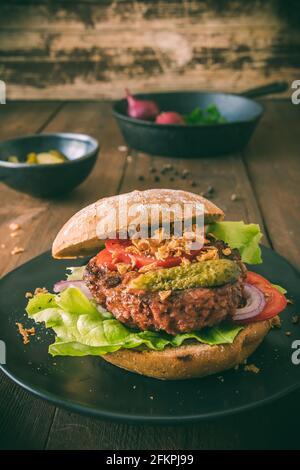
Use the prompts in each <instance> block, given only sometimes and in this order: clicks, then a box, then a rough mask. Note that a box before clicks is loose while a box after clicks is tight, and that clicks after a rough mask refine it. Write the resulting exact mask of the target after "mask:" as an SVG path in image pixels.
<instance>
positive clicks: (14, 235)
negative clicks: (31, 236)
mask: <svg viewBox="0 0 300 470" xmlns="http://www.w3.org/2000/svg"><path fill="white" fill-rule="evenodd" d="M18 235H19V232H18V231H17V232H10V236H11V238H15V237H17V236H18Z"/></svg>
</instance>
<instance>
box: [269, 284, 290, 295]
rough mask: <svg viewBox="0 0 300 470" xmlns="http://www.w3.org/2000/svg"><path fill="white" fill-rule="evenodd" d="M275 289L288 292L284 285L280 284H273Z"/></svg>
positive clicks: (284, 292)
mask: <svg viewBox="0 0 300 470" xmlns="http://www.w3.org/2000/svg"><path fill="white" fill-rule="evenodd" d="M272 286H273V287H275V289H277V290H278V291H279V292H280V294H287V290H286V289H285V288H284V287H281V286H279V285H278V284H272Z"/></svg>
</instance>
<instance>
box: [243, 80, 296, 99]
mask: <svg viewBox="0 0 300 470" xmlns="http://www.w3.org/2000/svg"><path fill="white" fill-rule="evenodd" d="M288 86H289V85H288V83H287V82H273V83H269V84H268V85H263V86H259V87H256V88H251V89H250V90H245V91H244V92H242V93H241V95H242V96H246V97H247V98H256V97H257V96H265V95H270V94H271V93H282V92H283V91H286V90H287V89H288Z"/></svg>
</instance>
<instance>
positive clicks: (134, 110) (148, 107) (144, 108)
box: [125, 89, 159, 120]
mask: <svg viewBox="0 0 300 470" xmlns="http://www.w3.org/2000/svg"><path fill="white" fill-rule="evenodd" d="M125 91H126V97H127V103H128V111H127V113H128V116H130V117H132V118H135V119H146V120H147V119H154V118H155V116H157V114H158V113H159V108H158V106H157V104H156V103H155V102H154V101H150V100H138V99H137V98H135V97H134V96H132V95H131V94H130V93H129V90H127V89H126V90H125Z"/></svg>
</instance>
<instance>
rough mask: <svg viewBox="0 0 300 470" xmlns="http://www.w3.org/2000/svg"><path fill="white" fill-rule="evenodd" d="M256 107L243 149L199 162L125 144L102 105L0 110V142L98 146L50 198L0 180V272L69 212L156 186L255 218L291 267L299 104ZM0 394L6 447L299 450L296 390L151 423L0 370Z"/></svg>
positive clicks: (35, 247) (43, 243) (44, 245)
mask: <svg viewBox="0 0 300 470" xmlns="http://www.w3.org/2000/svg"><path fill="white" fill-rule="evenodd" d="M264 105H265V107H266V112H265V115H264V117H263V119H262V121H261V123H260V125H259V127H258V129H257V131H256V132H255V134H254V137H253V139H252V140H251V142H250V144H249V145H248V147H247V149H246V150H245V151H244V152H243V153H239V154H236V155H229V156H226V157H214V158H201V159H171V158H163V157H153V156H149V155H145V154H141V153H137V152H135V151H134V150H131V149H128V148H127V147H126V144H125V143H124V141H123V139H122V137H121V135H120V132H119V130H118V128H117V125H116V123H115V121H114V119H113V117H112V115H111V103H109V102H95V101H93V102H80V103H76V102H33V103H32V102H31V103H26V102H12V103H9V104H7V105H6V106H2V107H1V108H0V117H1V128H0V138H1V139H8V138H13V137H16V136H19V135H23V134H29V133H36V132H37V133H40V132H59V131H61V132H81V133H88V134H91V135H92V136H93V137H95V138H97V139H98V140H99V141H100V145H101V151H100V155H99V158H98V161H97V163H96V167H95V168H94V170H93V172H92V173H91V175H90V176H89V178H88V179H87V180H86V181H85V182H84V183H83V184H82V185H81V186H80V187H78V188H77V189H76V190H74V191H73V192H72V193H70V194H68V195H66V196H64V197H60V198H59V199H52V200H40V199H34V198H32V197H30V196H28V195H26V194H21V193H18V192H16V191H14V190H12V189H9V188H8V187H6V186H4V185H1V187H0V198H1V209H0V213H1V226H0V231H1V241H0V253H1V274H2V275H3V274H5V273H6V272H8V271H10V270H11V269H13V268H15V267H16V266H18V265H20V264H22V263H24V262H25V261H27V260H29V259H31V258H33V257H34V256H36V255H38V254H39V253H42V252H43V251H45V250H47V249H49V248H50V246H51V243H52V241H53V239H54V237H55V235H56V233H57V231H58V230H59V228H60V227H61V225H62V224H63V222H65V221H66V220H67V219H68V218H69V217H70V216H71V215H72V214H73V213H74V212H76V211H77V210H78V209H79V208H81V207H84V206H86V205H87V204H89V203H91V202H93V201H95V200H97V199H99V198H101V197H104V196H108V195H113V194H116V193H121V192H127V191H131V190H133V189H147V188H161V187H168V188H173V189H185V190H190V191H194V192H199V193H200V192H201V193H203V194H204V195H206V196H207V197H208V198H209V199H212V201H213V202H215V203H216V204H217V205H218V206H220V207H221V208H222V209H223V210H224V211H225V213H226V217H227V218H228V220H245V221H247V222H257V223H259V224H260V225H261V227H262V229H263V232H264V241H263V242H264V244H265V245H268V246H271V247H272V248H274V249H275V250H276V251H277V252H278V253H280V254H281V255H282V256H284V257H285V258H287V259H288V260H289V261H290V262H291V263H292V264H294V265H295V266H296V267H298V269H299V268H300V252H299V248H298V245H299V243H298V240H299V236H300V228H299V205H300V193H299V183H300V179H299V175H300V159H299V155H298V153H299V150H298V148H299V146H298V132H299V124H300V106H296V105H293V104H292V103H291V102H290V101H288V100H266V101H264ZM296 313H299V312H295V314H296ZM16 334H17V333H16ZM249 373H251V371H250V372H249ZM0 396H1V399H0V447H1V448H6V449H7V448H13V449H24V448H30V449H33V448H34V449H155V450H159V449H163V450H165V449H170V450H172V449H174V450H177V449H182V450H184V449H247V448H249V449H253V448H272V449H276V448H297V447H299V442H298V432H297V428H298V423H299V417H300V392H299V391H296V392H293V393H292V394H290V395H289V396H288V397H285V398H282V399H280V400H278V401H277V402H276V403H274V404H271V405H268V406H265V407H264V408H259V409H257V410H252V411H250V412H247V413H246V412H245V413H244V414H243V418H241V417H240V416H239V415H233V416H229V417H226V418H222V419H220V420H214V421H205V422H201V423H199V424H191V425H186V424H185V425H176V426H161V427H158V426H149V425H129V424H128V425H127V424H118V423H113V422H107V421H100V420H97V419H93V418H89V417H86V416H81V415H77V414H73V413H70V412H67V411H65V410H62V409H59V408H56V407H55V406H53V405H52V404H49V403H46V402H44V401H41V400H40V399H37V398H35V397H34V396H32V395H30V394H29V393H28V392H26V391H25V390H23V389H22V388H20V387H19V386H17V385H16V384H15V383H13V382H12V381H10V380H9V379H8V378H7V377H6V376H4V374H2V373H1V374H0ZM258 423H259V426H258ZM66 430H67V431H68V432H66ZM274 430H276V432H275V431H274Z"/></svg>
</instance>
